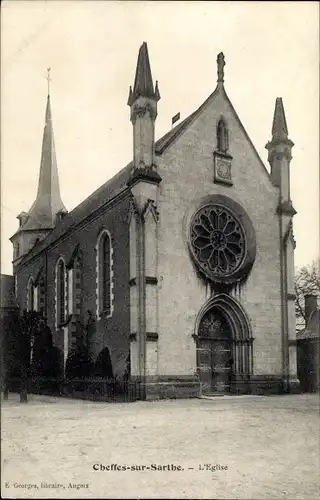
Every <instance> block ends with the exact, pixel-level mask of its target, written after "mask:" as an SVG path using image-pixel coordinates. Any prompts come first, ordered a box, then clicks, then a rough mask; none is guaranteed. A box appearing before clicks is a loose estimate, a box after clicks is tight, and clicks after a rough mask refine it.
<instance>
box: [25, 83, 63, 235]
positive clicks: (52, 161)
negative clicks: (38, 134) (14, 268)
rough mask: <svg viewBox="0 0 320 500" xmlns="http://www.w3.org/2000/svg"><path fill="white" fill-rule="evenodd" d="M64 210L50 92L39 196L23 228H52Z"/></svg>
mask: <svg viewBox="0 0 320 500" xmlns="http://www.w3.org/2000/svg"><path fill="white" fill-rule="evenodd" d="M48 91H49V88H48ZM62 211H63V212H66V208H65V206H64V204H63V202H62V200H61V197H60V187H59V176H58V168H57V159H56V151H55V145H54V135H53V126H52V115H51V103H50V94H48V97H47V107H46V115H45V126H44V131H43V139H42V151H41V163H40V176H39V184H38V192H37V198H36V200H35V202H34V203H33V205H32V207H31V208H30V210H29V212H28V218H27V220H26V222H25V224H24V225H23V226H22V227H23V229H47V228H48V229H49V228H52V227H53V226H54V225H55V219H56V215H57V213H58V212H62Z"/></svg>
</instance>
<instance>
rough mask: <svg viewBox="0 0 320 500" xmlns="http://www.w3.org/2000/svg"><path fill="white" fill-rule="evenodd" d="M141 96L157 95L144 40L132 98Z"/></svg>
mask: <svg viewBox="0 0 320 500" xmlns="http://www.w3.org/2000/svg"><path fill="white" fill-rule="evenodd" d="M139 96H144V97H155V92H154V88H153V81H152V74H151V67H150V61H149V53H148V47H147V44H146V42H143V44H142V45H141V47H140V50H139V55H138V61H137V69H136V75H135V79H134V86H133V92H132V94H131V100H132V101H134V100H135V99H137V97H139Z"/></svg>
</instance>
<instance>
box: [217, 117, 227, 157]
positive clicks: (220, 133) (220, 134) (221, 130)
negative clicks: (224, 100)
mask: <svg viewBox="0 0 320 500" xmlns="http://www.w3.org/2000/svg"><path fill="white" fill-rule="evenodd" d="M217 148H218V151H220V152H221V153H226V152H227V150H228V148H229V137H228V129H227V126H226V124H225V122H224V120H223V119H222V118H221V119H220V120H219V123H218V127H217Z"/></svg>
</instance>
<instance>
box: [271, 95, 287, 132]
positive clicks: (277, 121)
mask: <svg viewBox="0 0 320 500" xmlns="http://www.w3.org/2000/svg"><path fill="white" fill-rule="evenodd" d="M283 139H284V140H286V139H288V127H287V121H286V116H285V113H284V108H283V102H282V98H281V97H277V98H276V105H275V109H274V116H273V123H272V140H283Z"/></svg>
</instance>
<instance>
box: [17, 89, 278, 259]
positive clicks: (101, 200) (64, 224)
mask: <svg viewBox="0 0 320 500" xmlns="http://www.w3.org/2000/svg"><path fill="white" fill-rule="evenodd" d="M218 91H222V92H224V95H225V98H226V99H227V100H228V102H229V104H230V106H231V109H232V111H233V112H234V115H235V118H236V120H237V121H238V123H239V125H240V126H241V127H242V129H243V131H244V133H245V135H246V137H247V140H248V141H249V143H250V144H251V146H252V148H253V150H254V152H255V153H256V156H257V159H258V161H259V162H260V164H261V166H262V167H263V169H264V171H265V174H266V175H267V176H268V177H269V178H270V176H269V173H268V171H267V169H266V167H265V165H264V163H263V162H262V160H261V158H260V156H259V154H258V153H257V151H256V149H255V147H254V145H253V143H252V141H251V139H250V137H249V136H248V134H247V132H246V130H245V128H244V127H243V125H242V123H241V121H240V118H239V117H238V114H237V112H236V111H235V109H234V107H233V105H232V103H231V101H230V99H229V98H228V96H227V94H226V92H225V89H224V86H223V84H222V83H221V82H219V83H218V85H217V87H216V89H215V90H214V91H213V92H212V93H211V94H210V95H209V97H208V98H207V99H206V100H205V101H204V102H203V103H202V104H201V106H199V108H198V109H196V110H195V111H194V112H193V113H191V114H190V115H189V116H188V117H186V118H185V119H184V120H183V121H182V122H180V123H178V124H177V125H176V126H175V127H174V128H172V129H171V130H170V131H169V132H167V133H166V134H165V135H164V136H163V137H161V138H160V139H158V140H157V141H156V143H155V153H156V155H162V154H163V152H164V151H165V150H166V149H167V148H168V147H169V146H170V145H171V144H172V143H173V142H174V141H175V140H176V139H177V138H178V137H179V136H180V135H181V134H182V133H183V131H184V130H185V129H186V128H187V127H188V126H189V125H190V124H191V123H192V122H193V120H195V119H196V118H197V116H199V114H200V113H201V111H202V110H203V108H204V107H205V106H206V105H207V103H208V102H209V101H210V100H211V99H212V98H213V97H214V96H215V94H216V93H217V92H218ZM132 168H133V162H132V161H131V162H130V163H129V164H128V165H126V167H124V168H123V169H122V170H120V172H118V173H117V174H116V175H115V176H114V177H112V178H111V179H110V180H108V181H107V182H106V183H105V184H103V185H102V186H101V187H100V188H98V189H97V190H96V191H94V193H92V194H91V195H90V196H89V197H88V198H86V199H85V200H84V201H83V202H82V203H80V204H79V205H78V206H77V207H75V208H74V209H73V210H72V211H71V212H69V213H68V214H66V215H65V216H64V217H63V219H62V220H60V221H59V222H57V224H56V226H55V227H54V229H53V230H52V231H51V232H50V234H49V235H48V236H46V237H45V238H44V239H43V240H42V241H41V242H40V243H38V244H37V245H36V246H35V247H33V248H32V249H31V250H30V252H29V253H28V254H27V255H26V256H25V257H24V258H23V260H22V262H21V263H22V264H23V263H24V262H26V261H28V260H29V258H31V257H33V256H34V255H36V254H37V253H39V252H40V251H41V250H43V249H44V248H46V247H47V246H48V245H50V244H51V243H53V242H54V241H56V240H57V239H58V238H59V237H61V236H62V235H63V234H64V233H66V232H67V231H68V229H69V228H71V226H75V225H77V224H78V223H80V222H81V221H82V220H83V219H85V218H86V217H87V216H88V215H90V214H91V213H93V212H95V211H97V210H98V209H99V208H101V207H103V206H104V205H105V204H106V203H108V202H109V201H110V200H111V199H112V198H114V197H116V196H118V195H120V194H121V193H122V192H124V191H126V190H128V192H129V189H128V187H127V183H128V181H129V179H130V177H131V171H132Z"/></svg>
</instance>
